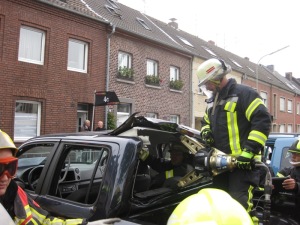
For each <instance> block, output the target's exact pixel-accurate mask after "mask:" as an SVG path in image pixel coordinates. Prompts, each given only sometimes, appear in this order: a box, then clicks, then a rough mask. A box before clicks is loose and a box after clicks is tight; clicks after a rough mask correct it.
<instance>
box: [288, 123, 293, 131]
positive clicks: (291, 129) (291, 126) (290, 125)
mask: <svg viewBox="0 0 300 225" xmlns="http://www.w3.org/2000/svg"><path fill="white" fill-rule="evenodd" d="M287 132H288V133H292V132H293V125H292V124H288V125H287Z"/></svg>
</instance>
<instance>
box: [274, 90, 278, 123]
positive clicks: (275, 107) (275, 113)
mask: <svg viewBox="0 0 300 225" xmlns="http://www.w3.org/2000/svg"><path fill="white" fill-rule="evenodd" d="M277 108H278V104H277V95H276V94H274V95H273V116H274V118H277Z"/></svg>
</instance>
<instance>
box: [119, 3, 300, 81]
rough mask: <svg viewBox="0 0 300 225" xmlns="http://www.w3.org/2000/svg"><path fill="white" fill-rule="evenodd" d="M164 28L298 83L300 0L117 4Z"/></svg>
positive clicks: (299, 65) (299, 66)
mask: <svg viewBox="0 0 300 225" xmlns="http://www.w3.org/2000/svg"><path fill="white" fill-rule="evenodd" d="M118 2H120V3H122V4H124V5H127V6H129V7H131V8H134V9H137V10H139V11H141V12H143V13H145V14H147V15H150V16H152V17H154V18H157V19H159V20H161V21H163V22H165V23H168V22H170V18H176V19H177V23H178V25H179V29H181V30H184V31H187V32H189V33H191V34H193V35H196V36H198V37H199V38H201V39H203V40H205V41H209V40H212V41H214V42H215V43H216V45H217V46H219V47H221V48H223V49H226V50H228V51H230V52H232V53H234V54H236V55H239V56H241V57H249V58H250V61H252V62H254V63H258V61H259V60H260V59H261V58H262V57H263V56H265V55H267V54H269V53H271V52H274V51H276V50H278V49H281V48H283V47H285V46H289V47H288V48H286V49H284V50H282V51H279V52H277V53H275V54H273V55H269V56H265V57H263V58H262V59H261V60H260V64H263V65H274V66H275V70H276V71H277V72H279V73H280V74H281V75H283V76H284V75H285V73H286V72H292V73H293V76H294V77H297V78H300V57H297V56H298V55H299V54H300V31H299V22H300V13H299V8H300V6H299V5H300V2H299V1H298V0H285V1H283V0H118Z"/></svg>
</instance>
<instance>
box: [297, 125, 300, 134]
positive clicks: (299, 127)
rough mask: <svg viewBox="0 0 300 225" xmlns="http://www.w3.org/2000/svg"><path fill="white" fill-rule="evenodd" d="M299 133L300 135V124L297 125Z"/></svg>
mask: <svg viewBox="0 0 300 225" xmlns="http://www.w3.org/2000/svg"><path fill="white" fill-rule="evenodd" d="M297 133H300V124H297Z"/></svg>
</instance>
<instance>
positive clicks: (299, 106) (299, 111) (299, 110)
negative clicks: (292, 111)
mask: <svg viewBox="0 0 300 225" xmlns="http://www.w3.org/2000/svg"><path fill="white" fill-rule="evenodd" d="M299 114H300V103H297V115H299Z"/></svg>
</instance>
